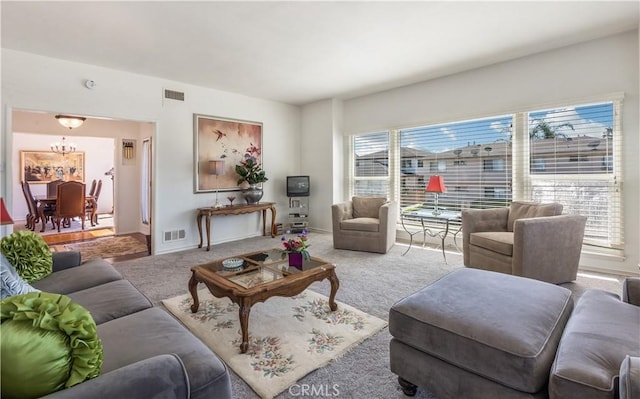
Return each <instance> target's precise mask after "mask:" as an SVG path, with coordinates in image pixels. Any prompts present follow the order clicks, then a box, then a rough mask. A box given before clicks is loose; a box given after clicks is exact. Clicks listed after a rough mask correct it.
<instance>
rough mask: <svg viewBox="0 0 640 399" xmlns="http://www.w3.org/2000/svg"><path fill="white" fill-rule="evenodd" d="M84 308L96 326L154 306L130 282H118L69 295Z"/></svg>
mask: <svg viewBox="0 0 640 399" xmlns="http://www.w3.org/2000/svg"><path fill="white" fill-rule="evenodd" d="M69 297H70V298H71V299H72V300H73V301H74V302H76V303H79V304H80V305H82V306H84V307H85V308H86V309H87V310H88V311H89V312H91V316H92V317H93V320H95V322H96V324H102V323H104V322H107V321H109V320H113V319H117V318H118V317H122V316H126V315H128V314H132V313H135V312H139V311H141V310H144V309H147V308H150V307H151V306H153V305H152V304H151V302H150V301H149V299H147V297H145V296H144V295H142V294H141V293H140V291H138V290H137V289H136V288H135V287H134V286H133V285H132V284H131V283H130V282H129V281H127V280H116V281H112V282H110V283H106V284H101V285H98V286H95V287H91V288H87V289H86V290H81V291H76V292H72V293H70V294H69Z"/></svg>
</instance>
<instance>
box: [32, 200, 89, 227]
mask: <svg viewBox="0 0 640 399" xmlns="http://www.w3.org/2000/svg"><path fill="white" fill-rule="evenodd" d="M35 199H36V202H37V204H38V205H37V206H38V216H39V217H40V220H41V221H42V228H41V229H40V232H41V233H42V232H44V230H45V227H46V225H47V219H46V217H45V214H44V213H45V209H46V208H47V207H51V206H55V205H56V202H57V201H58V197H57V196H47V195H41V196H37V195H36V196H35ZM85 201H86V203H87V206H91V219H90V220H91V225H92V226H93V220H94V216H95V214H96V212H97V211H98V206H97V205H98V204H97V202H96V199H95V197H94V196H93V195H86V196H85Z"/></svg>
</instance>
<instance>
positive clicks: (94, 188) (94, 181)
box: [89, 179, 97, 195]
mask: <svg viewBox="0 0 640 399" xmlns="http://www.w3.org/2000/svg"><path fill="white" fill-rule="evenodd" d="M96 183H97V182H96V179H93V181H92V182H91V188H90V189H89V195H94V194H95V192H96Z"/></svg>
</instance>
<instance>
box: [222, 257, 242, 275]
mask: <svg viewBox="0 0 640 399" xmlns="http://www.w3.org/2000/svg"><path fill="white" fill-rule="evenodd" d="M243 265H244V260H243V259H241V258H229V259H225V260H223V261H222V270H224V271H225V272H237V271H240V270H242V266H243Z"/></svg>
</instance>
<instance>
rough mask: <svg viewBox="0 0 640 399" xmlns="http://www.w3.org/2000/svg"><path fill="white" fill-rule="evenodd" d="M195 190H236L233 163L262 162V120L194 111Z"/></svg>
mask: <svg viewBox="0 0 640 399" xmlns="http://www.w3.org/2000/svg"><path fill="white" fill-rule="evenodd" d="M193 131H194V140H193V141H194V177H195V179H194V192H195V193H208V192H214V191H238V190H240V189H241V188H240V187H238V178H239V176H238V174H237V173H236V169H235V168H236V165H238V164H240V162H243V161H246V160H248V159H253V161H254V162H256V163H259V164H261V163H262V123H260V122H250V121H241V120H236V119H228V118H219V117H215V116H207V115H200V114H193Z"/></svg>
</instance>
